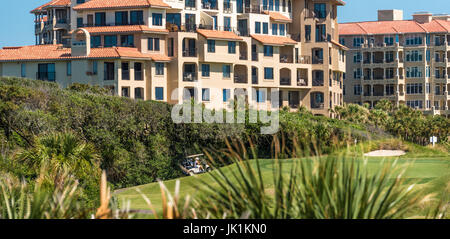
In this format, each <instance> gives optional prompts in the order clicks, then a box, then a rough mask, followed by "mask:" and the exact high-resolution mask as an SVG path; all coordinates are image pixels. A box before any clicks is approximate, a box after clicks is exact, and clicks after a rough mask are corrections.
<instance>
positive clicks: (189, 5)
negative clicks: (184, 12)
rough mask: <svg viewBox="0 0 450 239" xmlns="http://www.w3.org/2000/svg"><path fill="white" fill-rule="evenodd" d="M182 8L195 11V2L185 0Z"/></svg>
mask: <svg viewBox="0 0 450 239" xmlns="http://www.w3.org/2000/svg"><path fill="white" fill-rule="evenodd" d="M184 8H185V9H191V10H195V9H196V5H195V0H186V2H185V5H184Z"/></svg>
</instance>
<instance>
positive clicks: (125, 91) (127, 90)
mask: <svg viewBox="0 0 450 239" xmlns="http://www.w3.org/2000/svg"><path fill="white" fill-rule="evenodd" d="M122 97H127V98H130V87H122Z"/></svg>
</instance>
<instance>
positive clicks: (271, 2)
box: [269, 0, 273, 11]
mask: <svg viewBox="0 0 450 239" xmlns="http://www.w3.org/2000/svg"><path fill="white" fill-rule="evenodd" d="M269 10H270V11H273V0H269Z"/></svg>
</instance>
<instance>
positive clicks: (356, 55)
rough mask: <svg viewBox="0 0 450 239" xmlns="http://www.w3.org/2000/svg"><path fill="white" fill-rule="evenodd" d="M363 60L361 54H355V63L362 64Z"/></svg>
mask: <svg viewBox="0 0 450 239" xmlns="http://www.w3.org/2000/svg"><path fill="white" fill-rule="evenodd" d="M361 58H362V55H361V52H356V53H354V55H353V63H360V62H361Z"/></svg>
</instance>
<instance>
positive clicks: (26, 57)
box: [0, 45, 170, 62]
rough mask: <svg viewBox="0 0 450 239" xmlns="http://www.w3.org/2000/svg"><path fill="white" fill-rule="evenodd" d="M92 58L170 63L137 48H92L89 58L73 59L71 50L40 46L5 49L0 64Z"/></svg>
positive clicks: (58, 46)
mask: <svg viewBox="0 0 450 239" xmlns="http://www.w3.org/2000/svg"><path fill="white" fill-rule="evenodd" d="M84 58H86V59H92V58H140V59H146V60H155V61H169V60H170V58H169V57H166V56H164V55H156V54H144V53H141V52H140V51H138V49H137V48H130V47H111V48H92V49H91V53H90V54H89V56H80V57H73V56H72V55H71V49H70V48H63V47H62V45H38V46H23V47H4V48H3V49H1V50H0V62H2V61H39V60H70V59H84Z"/></svg>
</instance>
